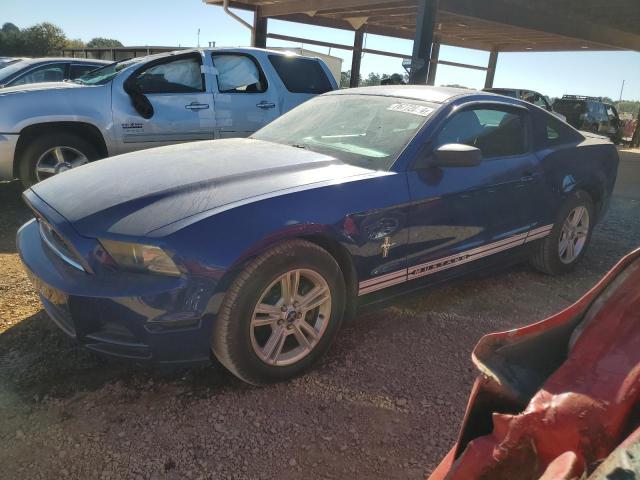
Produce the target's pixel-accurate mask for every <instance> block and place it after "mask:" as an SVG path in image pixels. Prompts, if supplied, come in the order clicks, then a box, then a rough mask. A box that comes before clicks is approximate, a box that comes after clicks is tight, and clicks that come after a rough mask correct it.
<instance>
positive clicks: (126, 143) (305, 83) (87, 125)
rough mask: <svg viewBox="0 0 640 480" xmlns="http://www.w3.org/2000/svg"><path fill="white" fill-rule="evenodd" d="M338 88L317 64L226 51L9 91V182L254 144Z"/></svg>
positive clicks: (173, 56) (3, 159)
mask: <svg viewBox="0 0 640 480" xmlns="http://www.w3.org/2000/svg"><path fill="white" fill-rule="evenodd" d="M9 68H10V67H9ZM337 86H338V85H337V83H336V81H335V79H334V78H333V75H332V74H331V72H330V70H329V69H328V67H327V66H326V65H325V64H324V62H322V61H321V60H319V59H317V58H310V57H302V56H298V55H295V54H290V53H282V52H275V51H269V50H260V49H255V48H220V49H196V50H186V51H185V50H181V51H177V52H171V53H164V54H158V55H151V56H148V57H139V58H133V59H130V60H125V61H122V62H118V63H113V64H110V65H108V66H105V67H103V68H101V69H99V70H95V71H93V72H90V73H88V74H86V75H84V76H82V77H80V78H78V79H76V80H75V81H73V82H65V83H57V84H46V85H41V86H38V85H32V86H24V87H14V88H7V89H4V90H3V91H0V111H1V112H2V116H0V132H3V133H2V134H0V180H1V179H11V178H15V177H19V178H20V180H22V183H23V184H24V185H25V186H29V185H32V184H34V183H36V182H38V181H40V180H43V179H45V178H48V177H50V176H52V175H55V174H57V173H59V172H61V171H64V170H68V169H70V168H73V167H76V166H79V165H83V164H85V163H87V162H89V161H92V160H96V159H99V158H104V157H108V156H111V155H117V154H120V153H125V152H129V151H133V150H140V149H143V148H149V147H157V146H160V145H167V144H172V143H177V142H185V141H191V140H207V139H215V138H229V137H246V136H248V135H250V134H251V133H253V132H255V131H256V130H258V129H259V128H261V127H263V126H264V125H266V124H267V123H269V122H271V121H272V120H274V119H275V118H277V117H278V116H280V115H281V114H283V113H284V112H286V111H288V110H290V109H292V108H293V107H295V106H297V105H299V104H300V103H302V102H304V101H306V100H308V99H309V98H311V97H313V96H315V95H318V94H321V93H325V92H328V91H330V90H334V89H336V88H337Z"/></svg>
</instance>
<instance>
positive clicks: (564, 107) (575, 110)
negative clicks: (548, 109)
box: [553, 100, 587, 116]
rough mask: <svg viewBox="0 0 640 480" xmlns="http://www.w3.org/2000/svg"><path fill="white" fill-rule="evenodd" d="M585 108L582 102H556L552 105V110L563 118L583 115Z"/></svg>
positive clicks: (584, 103)
mask: <svg viewBox="0 0 640 480" xmlns="http://www.w3.org/2000/svg"><path fill="white" fill-rule="evenodd" d="M586 108H587V107H586V102H585V101H584V100H556V101H555V103H554V104H553V109H554V110H555V111H556V112H559V113H562V114H563V115H565V116H566V115H573V114H580V113H584V112H585V110H586Z"/></svg>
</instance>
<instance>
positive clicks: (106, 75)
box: [73, 57, 143, 85]
mask: <svg viewBox="0 0 640 480" xmlns="http://www.w3.org/2000/svg"><path fill="white" fill-rule="evenodd" d="M142 58H143V57H140V58H130V59H128V60H121V61H119V62H116V63H111V64H109V65H106V66H104V67H102V68H98V69H97V70H92V71H90V72H89V73H85V74H84V75H82V76H81V77H78V78H76V79H75V80H73V81H74V82H76V83H79V84H81V85H104V84H105V83H108V82H110V81H111V80H112V79H113V78H114V77H115V76H116V75H118V73H120V72H121V71H122V70H123V69H125V68H127V67H128V66H130V65H133V64H135V63H138V62H140V61H141V60H142Z"/></svg>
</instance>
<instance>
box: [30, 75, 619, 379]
mask: <svg viewBox="0 0 640 480" xmlns="http://www.w3.org/2000/svg"><path fill="white" fill-rule="evenodd" d="M617 164H618V155H617V152H616V149H615V148H614V146H613V145H612V144H611V143H610V142H609V141H608V140H606V139H603V138H601V137H596V136H593V135H588V134H586V133H580V132H578V131H577V130H574V129H573V128H572V127H570V126H569V125H567V124H565V123H563V122H561V121H560V120H559V119H557V118H556V117H554V116H553V115H551V114H549V113H548V112H546V111H544V110H542V109H540V108H538V107H535V106H533V105H530V104H527V103H524V102H521V101H519V100H516V99H511V98H507V97H502V96H498V95H493V94H488V93H477V92H469V91H463V90H456V89H445V88H432V87H409V86H407V87H391V86H390V87H380V88H377V87H372V88H365V89H352V90H343V91H339V92H332V93H329V94H326V95H323V96H320V97H318V98H316V99H313V100H311V101H309V102H307V103H305V104H303V105H302V106H300V107H298V108H296V109H294V110H293V111H291V112H290V113H288V114H286V115H284V116H283V117H281V118H280V119H278V120H276V121H275V122H273V123H272V124H270V125H268V126H267V127H265V128H264V129H262V130H260V131H259V132H257V133H256V134H254V135H253V136H252V138H249V139H234V140H219V141H213V142H201V143H192V144H188V145H179V146H171V147H163V148H157V149H153V150H147V151H142V152H136V153H132V154H127V155H122V156H119V157H113V158H109V159H106V160H102V161H99V162H95V163H92V164H89V165H86V166H84V167H81V168H78V169H73V170H71V171H69V172H66V173H64V174H62V175H59V176H56V177H53V178H51V179H49V180H47V181H44V182H42V183H39V184H37V185H35V186H33V187H32V188H31V189H29V190H27V191H26V192H25V193H24V199H25V200H26V202H27V203H28V205H29V206H30V207H31V208H32V209H33V212H34V213H35V217H36V218H35V219H34V220H32V221H30V222H28V223H27V224H26V225H24V226H23V227H22V228H21V230H20V231H19V233H18V247H19V250H20V254H21V257H22V260H23V262H24V264H25V266H26V268H27V270H28V271H29V272H30V274H31V277H32V279H33V281H34V284H35V286H36V288H37V290H38V292H39V295H40V298H41V300H42V303H43V305H44V307H45V309H46V311H47V312H48V314H49V315H50V317H51V318H52V319H53V321H54V322H55V323H56V324H57V325H58V326H59V327H60V328H61V329H62V330H64V331H65V332H66V333H67V334H68V335H70V336H72V337H74V338H75V339H77V341H78V342H80V343H81V344H82V345H84V346H85V347H86V348H89V349H91V350H93V351H96V352H99V353H103V354H108V355H113V356H118V357H126V358H131V359H138V360H142V359H144V360H147V359H148V360H154V361H157V362H198V361H208V360H209V359H210V354H211V352H213V354H215V356H216V357H217V358H218V359H219V360H220V361H221V362H222V363H223V364H224V365H225V366H226V367H227V368H229V370H231V371H232V372H233V373H235V374H236V375H237V376H239V377H240V378H242V379H244V380H246V381H248V382H251V383H264V382H271V381H277V380H281V379H285V378H288V377H291V376H293V375H296V374H298V373H299V372H301V371H302V370H304V369H305V368H306V367H308V366H309V365H310V364H312V363H313V362H314V361H315V360H317V359H318V357H319V356H320V355H322V354H323V353H324V352H325V351H326V350H327V348H328V347H329V345H330V343H331V341H332V340H333V339H334V338H335V336H336V334H337V332H338V329H339V327H340V324H341V323H342V320H343V318H344V317H345V316H349V315H352V314H353V313H354V312H355V310H356V309H357V307H359V306H361V305H364V304H368V303H372V302H375V301H379V300H381V299H383V298H388V297H389V296H392V295H395V294H398V293H401V292H406V291H407V290H410V289H415V288H419V287H421V286H424V285H426V284H433V283H437V282H442V281H445V280H449V279H451V278H453V277H456V276H459V275H463V274H466V273H469V272H471V271H474V270H477V269H481V268H487V267H490V266H492V265H494V266H495V265H496V264H504V263H505V262H507V261H514V260H518V259H529V260H530V261H531V263H532V264H533V266H534V267H536V268H538V269H539V270H542V271H544V272H547V273H550V274H559V273H563V272H566V271H568V270H570V269H571V268H573V267H574V266H575V265H576V263H577V262H579V261H580V259H581V258H582V257H583V255H584V253H585V250H586V248H587V246H588V244H589V240H590V236H591V232H592V230H593V227H594V225H595V224H596V222H597V221H598V220H599V219H600V218H602V216H603V214H604V213H605V211H606V207H607V204H608V201H609V197H610V195H611V191H612V189H613V185H614V182H615V178H616V171H617Z"/></svg>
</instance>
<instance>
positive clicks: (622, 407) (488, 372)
mask: <svg viewBox="0 0 640 480" xmlns="http://www.w3.org/2000/svg"><path fill="white" fill-rule="evenodd" d="M638 284H640V250H636V251H634V252H632V253H630V254H629V255H627V256H626V257H625V258H623V259H622V260H621V261H620V262H619V263H618V264H617V265H616V266H614V267H613V269H611V271H610V272H609V273H608V274H607V275H606V276H605V277H604V278H603V279H602V280H601V281H600V282H598V284H597V285H596V286H595V287H593V289H591V290H590V291H589V292H588V293H587V294H586V295H584V296H583V297H582V298H581V299H580V300H578V301H577V302H576V303H574V304H573V305H571V306H570V307H568V308H566V309H565V310H563V311H561V312H559V313H557V314H556V315H553V316H551V317H549V318H547V319H546V320H543V321H541V322H538V323H534V324H532V325H528V326H526V327H522V328H518V329H515V330H509V331H508V332H499V333H492V334H489V335H486V336H484V337H483V338H481V339H480V341H479V342H478V344H477V345H476V347H475V349H474V351H473V355H472V358H473V362H474V363H475V364H476V366H477V367H478V370H479V372H478V373H479V375H478V377H477V379H476V381H475V384H474V386H473V388H472V391H471V396H470V399H469V402H468V403H467V410H466V413H465V415H464V417H463V423H462V428H461V430H460V433H459V435H458V441H457V442H456V444H455V445H454V446H453V448H452V449H451V450H450V452H449V454H448V455H447V456H446V457H445V458H444V459H443V460H442V462H441V463H440V465H439V466H438V468H437V469H436V470H435V471H434V472H433V474H432V475H431V476H430V477H429V480H445V479H446V480H481V479H492V480H513V479H539V480H569V479H575V480H577V479H583V480H587V479H588V480H614V479H630V480H631V479H637V478H639V477H638V474H639V473H640V421H639V419H638V415H637V413H638V408H639V407H640V396H639V395H638V384H639V383H640V349H638V343H639V342H640V328H638V327H639V326H640V325H639V324H640V295H639V294H638ZM541 352H544V355H541V354H540V353H541Z"/></svg>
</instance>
